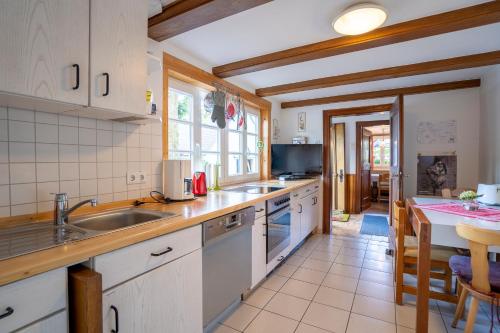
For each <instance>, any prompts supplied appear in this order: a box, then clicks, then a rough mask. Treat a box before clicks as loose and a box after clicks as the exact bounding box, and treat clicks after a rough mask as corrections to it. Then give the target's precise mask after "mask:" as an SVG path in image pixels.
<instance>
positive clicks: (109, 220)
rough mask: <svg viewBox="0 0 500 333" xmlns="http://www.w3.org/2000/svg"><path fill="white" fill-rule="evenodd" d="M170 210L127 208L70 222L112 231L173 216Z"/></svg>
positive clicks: (81, 226)
mask: <svg viewBox="0 0 500 333" xmlns="http://www.w3.org/2000/svg"><path fill="white" fill-rule="evenodd" d="M175 215H176V214H174V213H170V212H157V211H152V210H146V209H139V208H125V209H118V210H113V211H109V212H103V213H98V214H93V215H87V216H83V217H80V218H75V219H73V220H71V218H70V224H71V225H74V226H76V227H79V228H81V229H86V230H94V231H110V230H116V229H121V228H126V227H130V226H134V225H137V224H141V223H145V222H150V221H154V220H160V219H164V218H169V217H173V216H175Z"/></svg>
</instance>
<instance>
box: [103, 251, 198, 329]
mask: <svg viewBox="0 0 500 333" xmlns="http://www.w3.org/2000/svg"><path fill="white" fill-rule="evenodd" d="M132 259H133V258H131V260H132ZM102 302H103V331H104V332H113V330H115V331H116V332H118V331H119V332H123V333H126V332H163V333H178V332H183V333H200V332H202V330H203V316H202V314H203V311H202V304H203V303H202V254H201V249H198V250H196V251H194V252H192V253H190V254H187V255H185V256H183V257H181V258H179V259H176V260H174V261H172V262H170V263H168V264H165V265H163V266H160V267H158V268H155V269H153V270H152V271H149V272H147V273H145V274H143V275H140V276H138V277H136V278H133V279H131V280H129V281H127V282H125V283H123V284H121V285H118V286H116V287H114V288H112V289H110V290H108V291H106V292H104V294H103V298H102Z"/></svg>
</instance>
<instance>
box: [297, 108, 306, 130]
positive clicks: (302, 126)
mask: <svg viewBox="0 0 500 333" xmlns="http://www.w3.org/2000/svg"><path fill="white" fill-rule="evenodd" d="M297 131H298V132H305V131H306V113H305V112H299V114H298V116H297Z"/></svg>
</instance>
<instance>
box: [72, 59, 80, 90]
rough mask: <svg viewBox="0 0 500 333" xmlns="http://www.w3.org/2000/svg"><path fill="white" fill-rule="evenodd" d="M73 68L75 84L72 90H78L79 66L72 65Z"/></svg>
mask: <svg viewBox="0 0 500 333" xmlns="http://www.w3.org/2000/svg"><path fill="white" fill-rule="evenodd" d="M73 68H75V70H76V82H75V85H74V86H73V90H77V89H78V88H80V65H78V64H73Z"/></svg>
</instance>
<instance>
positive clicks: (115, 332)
mask: <svg viewBox="0 0 500 333" xmlns="http://www.w3.org/2000/svg"><path fill="white" fill-rule="evenodd" d="M110 308H111V310H113V311H114V312H115V329H112V330H111V333H118V332H119V326H118V325H119V322H120V320H119V319H118V309H117V308H116V306H114V305H111V306H110Z"/></svg>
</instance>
